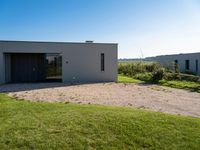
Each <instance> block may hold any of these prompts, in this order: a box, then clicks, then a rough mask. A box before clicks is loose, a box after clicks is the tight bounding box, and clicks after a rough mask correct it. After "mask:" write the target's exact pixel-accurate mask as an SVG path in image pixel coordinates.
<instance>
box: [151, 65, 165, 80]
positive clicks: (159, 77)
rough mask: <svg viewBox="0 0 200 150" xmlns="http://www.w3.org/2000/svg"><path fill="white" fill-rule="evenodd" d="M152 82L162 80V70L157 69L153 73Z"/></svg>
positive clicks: (163, 73)
mask: <svg viewBox="0 0 200 150" xmlns="http://www.w3.org/2000/svg"><path fill="white" fill-rule="evenodd" d="M152 75H153V76H152V81H153V82H157V81H159V80H162V79H163V78H164V75H165V69H164V68H159V69H157V70H156V71H154V72H153V74H152Z"/></svg>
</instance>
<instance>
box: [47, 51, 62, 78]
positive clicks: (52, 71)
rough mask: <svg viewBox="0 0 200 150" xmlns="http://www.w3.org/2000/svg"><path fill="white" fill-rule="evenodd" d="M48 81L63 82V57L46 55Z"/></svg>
mask: <svg viewBox="0 0 200 150" xmlns="http://www.w3.org/2000/svg"><path fill="white" fill-rule="evenodd" d="M46 67H47V68H46V80H51V81H53V80H55V81H57V80H62V55H61V54H50V53H49V54H46Z"/></svg>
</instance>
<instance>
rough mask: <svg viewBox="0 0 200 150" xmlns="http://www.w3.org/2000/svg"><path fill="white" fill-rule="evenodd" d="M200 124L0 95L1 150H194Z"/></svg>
mask: <svg viewBox="0 0 200 150" xmlns="http://www.w3.org/2000/svg"><path fill="white" fill-rule="evenodd" d="M199 147H200V119H199V118H192V117H182V116H175V115H168V114H162V113H157V112H151V111H145V110H138V109H131V108H125V107H110V106H96V105H78V104H71V103H67V104H61V103H40V102H38V103H36V102H35V103H34V102H28V101H17V100H16V99H14V98H13V99H12V98H8V97H7V96H5V95H2V94H0V149H2V150H4V149H42V150H43V149H120V150H121V149H166V150H168V149H196V150H198V149H199Z"/></svg>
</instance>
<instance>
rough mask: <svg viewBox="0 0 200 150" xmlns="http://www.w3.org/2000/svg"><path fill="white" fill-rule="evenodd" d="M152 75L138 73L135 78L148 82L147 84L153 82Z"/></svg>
mask: <svg viewBox="0 0 200 150" xmlns="http://www.w3.org/2000/svg"><path fill="white" fill-rule="evenodd" d="M152 77H153V75H152V73H150V72H146V73H138V74H136V75H135V76H134V78H136V79H139V80H142V81H146V82H151V81H152Z"/></svg>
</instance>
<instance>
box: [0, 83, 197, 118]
mask: <svg viewBox="0 0 200 150" xmlns="http://www.w3.org/2000/svg"><path fill="white" fill-rule="evenodd" d="M0 92H5V93H8V95H9V96H12V97H17V98H20V99H27V100H31V101H48V102H73V103H82V104H101V105H116V106H130V107H136V108H142V109H151V110H155V111H161V112H167V113H172V114H182V115H188V116H194V117H200V94H199V93H195V92H189V91H186V90H180V89H173V88H168V87H162V86H157V85H141V84H124V83H97V84H82V85H66V84H63V83H38V84H7V85H2V86H0Z"/></svg>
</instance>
